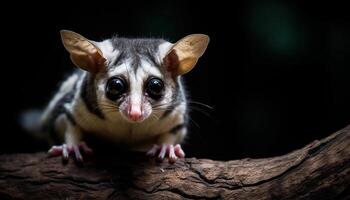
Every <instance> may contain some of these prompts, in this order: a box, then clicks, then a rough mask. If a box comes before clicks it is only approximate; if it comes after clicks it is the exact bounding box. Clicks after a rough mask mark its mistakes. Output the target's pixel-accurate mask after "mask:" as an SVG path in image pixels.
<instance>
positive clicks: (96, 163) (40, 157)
mask: <svg viewBox="0 0 350 200" xmlns="http://www.w3.org/2000/svg"><path fill="white" fill-rule="evenodd" d="M12 198H16V199H249V200H251V199H260V200H264V199H317V200H319V199H350V126H348V127H346V128H344V129H342V130H340V131H338V132H336V133H334V134H332V135H330V136H329V137H327V138H325V139H323V140H321V141H314V142H312V143H311V144H309V145H307V146H305V147H304V148H302V149H299V150H296V151H293V152H291V153H289V154H286V155H283V156H280V157H273V158H265V159H249V158H247V159H243V160H233V161H227V162H222V161H213V160H207V159H196V158H187V159H186V160H184V161H183V160H182V161H178V162H177V163H175V164H174V165H170V164H168V163H165V162H164V163H157V162H155V161H152V160H148V159H146V158H144V157H142V156H137V155H136V156H129V158H123V159H120V158H118V159H117V158H116V157H113V156H111V155H109V157H108V159H106V158H104V159H97V156H96V158H95V159H91V160H88V161H86V162H85V164H84V166H83V167H78V166H77V165H75V164H74V162H70V163H68V164H67V165H63V164H62V162H61V160H60V158H48V157H47V155H46V153H35V154H13V155H1V156H0V199H12Z"/></svg>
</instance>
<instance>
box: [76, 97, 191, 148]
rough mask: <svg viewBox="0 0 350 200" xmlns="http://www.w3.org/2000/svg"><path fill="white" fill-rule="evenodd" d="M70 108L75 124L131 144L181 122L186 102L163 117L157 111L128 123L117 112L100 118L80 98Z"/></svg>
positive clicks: (100, 135) (108, 137) (162, 132)
mask: <svg viewBox="0 0 350 200" xmlns="http://www.w3.org/2000/svg"><path fill="white" fill-rule="evenodd" d="M70 110H71V111H72V114H73V115H74V117H75V120H76V122H77V124H78V125H79V126H80V127H81V128H82V129H83V130H85V131H87V132H91V133H93V134H97V136H99V137H103V138H105V139H108V140H112V141H115V142H116V143H125V144H130V145H132V144H135V143H138V142H140V141H143V140H149V139H150V138H152V137H156V136H158V135H161V134H164V133H168V132H169V130H171V128H173V127H175V126H176V125H178V124H183V123H184V115H185V110H186V104H185V102H184V103H182V104H181V105H179V106H177V107H176V109H175V110H174V111H173V112H172V113H171V114H169V115H168V116H167V117H166V118H164V119H161V116H162V114H163V113H157V114H154V115H153V116H151V117H149V118H147V119H146V120H144V121H143V122H141V123H130V122H128V121H127V120H125V119H124V118H123V117H122V116H121V114H120V113H118V112H115V113H113V114H109V115H108V118H105V119H101V118H100V117H98V116H96V115H94V114H91V113H90V112H89V111H88V109H87V108H86V106H85V104H84V102H83V101H82V100H81V99H80V98H78V99H77V101H75V103H74V104H72V105H71V109H70Z"/></svg>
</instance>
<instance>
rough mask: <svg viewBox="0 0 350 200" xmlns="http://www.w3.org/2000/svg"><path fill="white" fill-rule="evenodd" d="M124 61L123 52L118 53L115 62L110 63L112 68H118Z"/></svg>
mask: <svg viewBox="0 0 350 200" xmlns="http://www.w3.org/2000/svg"><path fill="white" fill-rule="evenodd" d="M125 59H126V54H125V52H123V51H120V53H119V55H118V57H117V58H116V59H115V61H114V62H113V63H112V66H119V65H121V64H122V62H123V61H124V60H125Z"/></svg>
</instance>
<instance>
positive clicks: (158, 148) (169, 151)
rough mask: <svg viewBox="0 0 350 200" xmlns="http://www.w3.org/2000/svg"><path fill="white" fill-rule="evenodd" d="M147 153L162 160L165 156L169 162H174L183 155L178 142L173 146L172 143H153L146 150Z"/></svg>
mask: <svg viewBox="0 0 350 200" xmlns="http://www.w3.org/2000/svg"><path fill="white" fill-rule="evenodd" d="M147 155H148V156H151V157H156V158H157V160H159V161H163V160H164V159H165V158H167V159H168V161H169V163H175V162H176V160H177V159H179V158H184V157H185V153H184V151H183V150H182V148H181V146H180V144H177V145H175V146H173V145H172V144H163V145H156V144H155V145H153V147H152V148H151V149H150V150H149V151H148V152H147Z"/></svg>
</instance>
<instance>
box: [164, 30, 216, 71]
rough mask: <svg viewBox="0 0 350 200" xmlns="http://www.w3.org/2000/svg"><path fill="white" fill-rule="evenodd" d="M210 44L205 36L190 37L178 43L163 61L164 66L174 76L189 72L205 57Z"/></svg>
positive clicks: (195, 35) (193, 35)
mask: <svg viewBox="0 0 350 200" xmlns="http://www.w3.org/2000/svg"><path fill="white" fill-rule="evenodd" d="M208 43H209V37H208V36H207V35H204V34H192V35H188V36H186V37H184V38H182V39H181V40H179V41H177V42H176V43H175V44H174V45H173V46H172V48H171V49H170V50H169V51H168V53H167V54H166V56H165V57H164V59H163V62H164V65H165V67H166V68H167V70H168V71H171V72H172V73H173V75H174V76H179V75H183V74H185V73H187V72H189V71H190V70H191V69H192V68H193V67H194V66H195V65H196V63H197V61H198V59H199V58H200V57H201V56H202V55H203V53H204V51H205V49H206V48H207V46H208Z"/></svg>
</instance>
